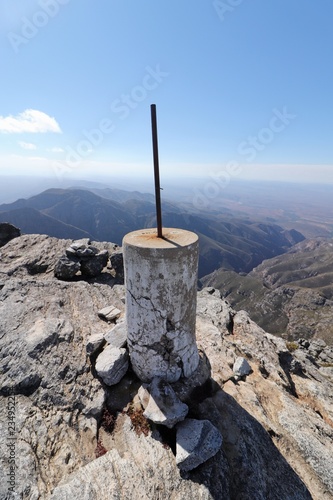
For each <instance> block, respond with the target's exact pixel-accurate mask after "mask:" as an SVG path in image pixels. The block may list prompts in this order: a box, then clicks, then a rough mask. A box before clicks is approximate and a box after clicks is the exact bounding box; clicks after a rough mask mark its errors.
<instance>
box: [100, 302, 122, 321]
mask: <svg viewBox="0 0 333 500" xmlns="http://www.w3.org/2000/svg"><path fill="white" fill-rule="evenodd" d="M97 314H98V316H99V317H100V318H101V319H106V321H112V320H113V319H117V318H119V316H120V315H121V311H120V310H119V309H117V308H116V307H114V306H107V307H103V309H100V310H99V311H98V313H97Z"/></svg>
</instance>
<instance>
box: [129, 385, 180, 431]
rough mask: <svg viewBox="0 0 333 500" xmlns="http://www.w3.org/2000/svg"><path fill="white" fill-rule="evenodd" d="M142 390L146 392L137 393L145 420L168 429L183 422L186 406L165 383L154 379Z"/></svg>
mask: <svg viewBox="0 0 333 500" xmlns="http://www.w3.org/2000/svg"><path fill="white" fill-rule="evenodd" d="M144 389H145V390H146V392H145V391H143V390H141V391H139V397H140V401H141V404H142V406H143V407H144V408H145V411H144V413H143V414H144V416H145V417H146V418H148V419H149V420H151V421H152V422H154V423H155V424H161V425H165V426H166V427H169V428H172V427H173V426H174V425H175V424H176V423H177V422H181V421H182V420H184V418H185V417H186V415H187V413H188V406H187V405H186V404H184V403H182V402H181V401H180V399H179V398H178V397H177V396H176V394H175V392H174V390H173V389H172V387H171V386H170V385H169V384H168V383H167V382H165V381H163V380H162V379H160V378H157V377H156V378H154V379H153V380H152V382H151V383H150V384H149V385H145V386H144Z"/></svg>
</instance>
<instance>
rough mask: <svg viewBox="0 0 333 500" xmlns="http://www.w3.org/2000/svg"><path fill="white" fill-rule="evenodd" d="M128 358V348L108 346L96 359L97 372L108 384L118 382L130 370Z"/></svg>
mask: <svg viewBox="0 0 333 500" xmlns="http://www.w3.org/2000/svg"><path fill="white" fill-rule="evenodd" d="M128 358H129V356H128V352H127V351H126V349H119V348H118V347H112V346H108V347H106V348H105V349H104V351H103V352H102V353H101V354H100V355H99V356H98V358H97V360H96V365H95V368H96V372H97V374H98V375H99V376H100V377H101V379H102V380H103V382H104V383H105V384H106V385H115V384H118V382H120V380H121V379H122V378H123V377H124V375H125V374H126V372H127V370H128Z"/></svg>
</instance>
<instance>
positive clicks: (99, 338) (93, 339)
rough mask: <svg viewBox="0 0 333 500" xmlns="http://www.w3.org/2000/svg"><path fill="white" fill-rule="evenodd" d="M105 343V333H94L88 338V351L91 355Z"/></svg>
mask: <svg viewBox="0 0 333 500" xmlns="http://www.w3.org/2000/svg"><path fill="white" fill-rule="evenodd" d="M104 344H105V338H104V333H103V332H100V333H94V334H93V335H91V336H90V337H88V339H87V344H86V351H87V354H88V355H89V356H92V355H93V354H95V353H96V351H98V350H99V349H100V348H102V347H103V346H104Z"/></svg>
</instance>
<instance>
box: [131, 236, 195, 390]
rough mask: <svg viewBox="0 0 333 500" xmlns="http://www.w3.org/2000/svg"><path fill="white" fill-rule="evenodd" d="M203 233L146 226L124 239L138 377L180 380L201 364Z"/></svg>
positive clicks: (134, 364)
mask: <svg viewBox="0 0 333 500" xmlns="http://www.w3.org/2000/svg"><path fill="white" fill-rule="evenodd" d="M198 249H199V244H198V236H197V235H196V234H194V233H192V232H190V231H185V230H182V229H169V228H163V239H162V238H157V235H156V229H141V230H139V231H134V232H132V233H129V234H127V235H126V236H125V237H124V239H123V252H124V268H125V286H126V319H127V334H128V348H129V353H130V357H131V363H132V366H133V369H134V371H135V373H136V374H137V376H138V377H139V378H140V379H141V380H142V381H145V382H149V381H150V380H152V379H153V378H154V377H161V378H162V379H163V380H166V381H167V382H176V381H177V380H178V379H179V378H180V377H189V376H190V375H191V374H192V373H193V372H194V371H195V370H196V368H197V367H198V364H199V354H198V350H197V345H196V339H195V321H196V299H197V275H198V253H199V252H198Z"/></svg>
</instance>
